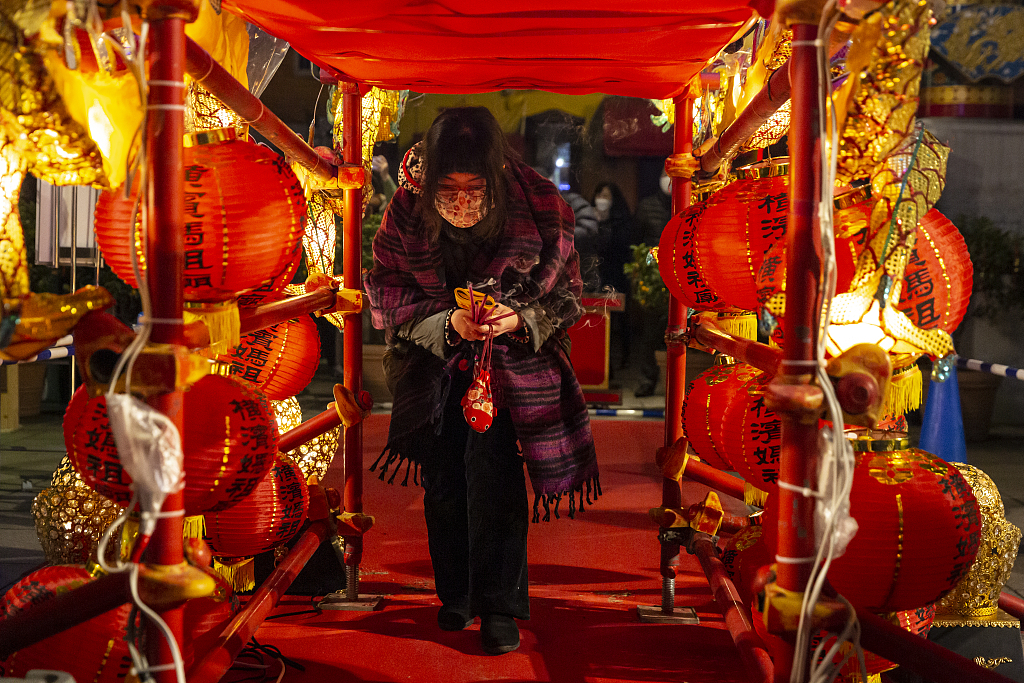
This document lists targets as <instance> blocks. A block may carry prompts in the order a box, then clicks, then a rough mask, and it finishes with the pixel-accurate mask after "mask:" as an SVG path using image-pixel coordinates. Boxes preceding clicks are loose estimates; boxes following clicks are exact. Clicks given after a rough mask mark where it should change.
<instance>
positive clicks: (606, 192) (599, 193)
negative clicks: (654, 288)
mask: <svg viewBox="0 0 1024 683" xmlns="http://www.w3.org/2000/svg"><path fill="white" fill-rule="evenodd" d="M594 209H595V210H596V211H597V217H598V220H599V232H600V233H602V234H605V235H607V242H606V245H605V247H604V250H603V251H601V252H599V253H598V256H599V257H600V266H599V267H600V273H601V282H602V283H603V284H604V286H605V287H610V288H611V289H613V290H614V291H615V293H616V294H626V295H627V304H626V309H623V312H622V313H618V314H616V315H613V316H612V331H611V336H612V339H618V340H621V343H622V348H621V354H622V355H621V357H620V358H619V367H626V365H627V364H628V362H629V350H630V349H629V347H630V343H629V341H630V340H629V335H628V334H626V333H625V326H626V320H627V316H628V315H629V313H628V308H629V305H628V294H629V278H628V277H626V274H625V272H623V266H625V265H626V264H627V263H629V260H630V253H631V252H630V249H629V245H631V244H634V243H635V242H636V241H637V234H636V233H637V231H636V224H635V222H634V221H633V213H632V212H631V211H630V210H629V204H628V203H627V202H626V197H625V195H623V194H622V190H620V189H619V186H618V185H616V184H615V183H613V182H608V181H605V182H601V183H598V184H597V187H596V188H595V190H594Z"/></svg>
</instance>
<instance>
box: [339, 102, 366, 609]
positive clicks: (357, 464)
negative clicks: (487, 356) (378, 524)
mask: <svg viewBox="0 0 1024 683" xmlns="http://www.w3.org/2000/svg"><path fill="white" fill-rule="evenodd" d="M339 87H340V88H342V104H341V107H342V123H343V125H344V133H343V138H344V139H343V141H342V142H343V147H344V148H343V150H342V154H343V155H344V158H345V163H346V164H352V165H354V166H362V165H363V150H362V144H363V143H362V139H363V135H362V127H363V126H362V99H363V98H362V96H361V95H360V93H359V86H358V84H356V83H342V84H339ZM344 201H345V207H344V216H343V219H344V227H343V230H344V242H343V246H344V254H343V259H342V260H343V263H344V268H343V271H342V274H343V277H344V282H345V287H346V288H349V289H362V288H363V277H362V258H363V197H362V189H361V188H358V189H346V190H345V198H344ZM344 350H345V369H344V382H345V386H346V387H347V388H349V389H350V390H351V391H352V393H353V394H355V395H356V396H358V395H359V392H360V391H362V388H363V318H362V316H358V315H352V316H348V317H347V318H346V319H345V333H344ZM344 507H345V511H346V512H362V511H363V425H362V424H356V425H352V426H351V427H349V428H348V429H346V430H345V494H344ZM345 541H346V544H345V545H346V548H345V561H346V563H347V564H348V565H349V566H351V567H355V568H358V566H359V562H360V560H361V559H362V551H363V539H362V537H361V536H349V537H346V539H345ZM348 571H349V575H350V577H351V575H352V573H353V570H348ZM349 592H350V593H351V592H352V591H349ZM350 597H351V596H350ZM356 597H357V596H356Z"/></svg>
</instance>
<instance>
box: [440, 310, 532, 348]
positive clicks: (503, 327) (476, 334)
mask: <svg viewBox="0 0 1024 683" xmlns="http://www.w3.org/2000/svg"><path fill="white" fill-rule="evenodd" d="M488 313H489V316H488V317H491V318H497V317H500V316H507V317H503V318H501V320H497V321H495V322H493V323H484V324H482V325H479V324H477V323H475V322H473V317H472V315H471V314H470V312H469V311H467V310H466V309H464V308H460V309H458V310H456V311H455V312H454V313H452V327H453V328H455V331H456V332H458V333H459V336H460V337H462V338H463V339H468V340H469V341H482V340H484V339H486V338H487V336H488V335H493V336H495V337H497V336H498V335H501V334H505V333H506V332H512V331H514V330H517V329H519V326H520V319H519V316H518V315H517V314H516V313H515V312H514V311H513V310H512V309H511V308H509V307H508V306H505V305H504V304H496V305H495V306H494V308H492V309H491V310H490V311H489V312H488ZM507 314H511V315H507Z"/></svg>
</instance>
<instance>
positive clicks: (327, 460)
mask: <svg viewBox="0 0 1024 683" xmlns="http://www.w3.org/2000/svg"><path fill="white" fill-rule="evenodd" d="M270 404H271V405H272V406H273V407H274V415H276V416H277V429H278V431H279V432H280V433H281V434H284V433H285V432H287V431H288V430H290V429H294V428H295V427H298V426H299V425H300V424H302V408H301V407H299V399H297V398H295V397H294V396H292V397H291V398H286V399H284V400H283V401H271V402H270ZM341 435H342V431H341V426H338V427H335V428H334V429H332V430H330V431H328V432H326V433H324V434H321V435H320V436H318V437H316V438H314V439H312V440H310V441H307V442H306V443H304V444H302V445H300V446H298V447H297V448H295V449H294V450H291V451H288V453H287V454H286V455H287V456H288V457H289V458H291V459H293V460H294V461H295V463H296V464H297V465H298V466H299V469H300V470H302V474H303V475H304V476H305V477H306V479H309V477H310V476H316V478H317V480H323V478H324V474H326V473H327V468H328V466H330V464H331V461H332V460H333V459H334V453H335V451H337V450H338V443H339V442H340V440H341Z"/></svg>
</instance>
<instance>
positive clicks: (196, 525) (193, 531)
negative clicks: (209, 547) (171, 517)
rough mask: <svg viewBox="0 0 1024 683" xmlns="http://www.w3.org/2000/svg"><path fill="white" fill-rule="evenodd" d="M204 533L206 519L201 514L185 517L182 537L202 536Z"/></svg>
mask: <svg viewBox="0 0 1024 683" xmlns="http://www.w3.org/2000/svg"><path fill="white" fill-rule="evenodd" d="M205 535H206V519H205V518H204V517H203V516H202V515H193V516H192V517H186V518H185V523H184V526H183V528H182V533H181V537H182V538H185V539H189V538H202V537H203V536H205Z"/></svg>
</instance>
